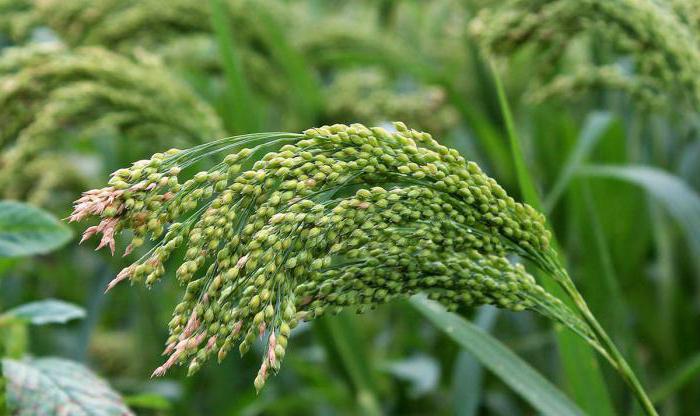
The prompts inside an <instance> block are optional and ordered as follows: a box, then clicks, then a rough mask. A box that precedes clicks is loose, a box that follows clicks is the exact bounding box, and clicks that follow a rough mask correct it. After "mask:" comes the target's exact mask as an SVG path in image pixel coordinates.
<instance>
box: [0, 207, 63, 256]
mask: <svg viewBox="0 0 700 416" xmlns="http://www.w3.org/2000/svg"><path fill="white" fill-rule="evenodd" d="M70 238H71V231H70V229H69V228H68V227H67V226H66V225H65V224H62V223H61V222H59V221H58V220H57V219H56V218H54V217H53V216H52V215H50V214H49V213H47V212H45V211H43V210H41V209H39V208H36V207H33V206H31V205H27V204H24V203H21V202H15V201H0V257H17V256H31V255H34V254H43V253H47V252H49V251H51V250H54V249H56V248H58V247H61V246H62V245H63V244H65V243H67V242H68V240H70Z"/></svg>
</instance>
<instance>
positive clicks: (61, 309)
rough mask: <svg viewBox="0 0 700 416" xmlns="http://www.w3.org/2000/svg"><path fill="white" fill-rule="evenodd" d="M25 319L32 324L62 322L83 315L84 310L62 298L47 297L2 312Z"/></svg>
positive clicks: (82, 316) (79, 317)
mask: <svg viewBox="0 0 700 416" xmlns="http://www.w3.org/2000/svg"><path fill="white" fill-rule="evenodd" d="M4 315H5V316H11V317H14V318H19V319H22V320H25V321H27V322H29V323H31V324H34V325H46V324H64V323H66V322H68V321H70V320H72V319H82V318H84V317H85V310H84V309H83V308H81V307H80V306H76V305H73V304H72V303H68V302H64V301H62V300H56V299H47V300H40V301H37V302H30V303H25V304H24V305H20V306H18V307H16V308H14V309H10V310H9V311H7V312H5V313H4Z"/></svg>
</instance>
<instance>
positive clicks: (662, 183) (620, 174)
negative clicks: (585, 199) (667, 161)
mask: <svg viewBox="0 0 700 416" xmlns="http://www.w3.org/2000/svg"><path fill="white" fill-rule="evenodd" d="M579 174H581V175H585V176H592V177H603V178H610V179H617V180H622V181H625V182H629V183H632V184H634V185H637V186H639V187H641V188H642V189H644V190H645V191H646V192H648V193H649V195H651V196H652V197H653V198H654V199H655V200H656V201H657V202H659V203H660V204H661V205H662V206H663V207H664V208H665V209H666V210H667V211H668V213H669V214H670V215H671V217H672V218H673V219H674V220H676V222H678V224H680V225H681V227H682V229H683V232H684V233H685V235H686V238H687V239H688V243H689V244H690V247H691V249H693V251H694V252H695V254H697V255H700V195H698V194H697V193H696V192H695V191H694V190H693V189H692V188H691V187H690V186H688V185H687V184H686V183H685V182H684V181H683V180H682V179H681V178H679V177H677V176H675V175H673V174H670V173H668V172H665V171H663V170H661V169H657V168H654V167H650V166H643V165H637V166H616V165H589V166H585V167H583V168H581V170H580V171H579Z"/></svg>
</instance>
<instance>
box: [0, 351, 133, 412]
mask: <svg viewBox="0 0 700 416" xmlns="http://www.w3.org/2000/svg"><path fill="white" fill-rule="evenodd" d="M2 368H3V376H4V377H5V379H6V380H7V406H8V409H9V410H10V412H11V414H12V415H15V416H30V415H31V416H36V415H71V416H116V415H133V413H132V412H131V410H129V408H128V407H127V406H126V405H125V404H124V402H123V400H122V399H121V397H120V396H119V395H118V394H117V393H116V392H115V391H114V390H112V388H111V387H110V386H109V384H107V382H105V381H104V380H102V379H100V378H98V377H97V376H96V375H95V374H93V373H92V372H91V371H90V370H88V369H87V368H85V367H83V366H82V365H80V364H78V363H75V362H72V361H68V360H64V359H60V358H42V359H36V360H22V361H19V360H10V359H4V360H3V361H2Z"/></svg>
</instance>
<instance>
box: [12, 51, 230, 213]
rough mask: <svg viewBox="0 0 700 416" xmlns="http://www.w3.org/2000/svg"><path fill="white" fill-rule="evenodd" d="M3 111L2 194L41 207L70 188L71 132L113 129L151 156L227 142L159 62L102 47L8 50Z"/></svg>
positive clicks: (210, 114)
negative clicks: (204, 141) (171, 148)
mask: <svg viewBox="0 0 700 416" xmlns="http://www.w3.org/2000/svg"><path fill="white" fill-rule="evenodd" d="M0 106H1V107H2V108H3V112H2V114H0V123H1V124H2V126H3V127H2V129H1V130H0V149H2V152H1V154H0V195H1V196H2V197H4V198H26V199H28V200H31V201H33V202H35V203H39V204H43V203H45V202H46V201H47V200H48V199H50V198H51V191H52V190H53V189H54V188H56V187H57V186H59V185H61V186H66V185H67V184H66V183H65V181H63V182H62V183H61V181H60V180H59V177H62V176H63V177H65V172H66V171H67V166H71V164H70V163H67V162H66V158H65V157H64V156H65V155H64V154H63V153H68V152H57V149H62V148H64V149H65V147H66V146H65V143H62V142H65V141H68V139H67V138H66V140H62V139H63V138H65V137H66V136H71V135H66V134H64V133H63V132H64V131H65V130H66V129H67V128H68V129H70V130H71V131H72V132H73V133H74V134H73V135H72V136H78V137H80V136H81V135H82V136H88V137H91V136H92V137H94V136H95V132H96V131H99V130H100V129H103V130H105V129H107V130H111V131H113V132H115V133H116V134H117V135H118V136H119V137H122V138H127V139H132V140H138V141H139V142H140V143H141V145H142V146H145V147H146V148H150V149H151V150H150V152H153V151H156V150H157V149H158V148H160V147H161V146H163V142H164V141H165V139H167V141H168V142H169V143H173V141H175V142H176V143H178V144H177V145H183V146H190V145H193V144H197V143H200V142H201V138H202V137H209V138H211V137H221V136H223V133H222V131H223V130H222V127H221V122H220V121H219V118H218V117H217V115H216V113H215V111H214V109H213V108H212V107H211V106H210V105H209V104H208V103H207V102H205V101H204V100H202V99H201V98H200V97H198V96H197V95H196V94H195V93H194V92H193V91H192V90H191V89H190V88H189V87H188V86H187V85H185V84H184V83H183V82H180V81H179V80H177V79H175V77H173V76H172V74H171V73H169V72H168V70H167V69H166V68H165V66H164V65H162V63H161V62H160V60H159V59H158V58H156V57H154V56H152V55H148V54H141V56H140V57H127V56H123V55H119V54H116V53H113V52H110V51H108V50H105V49H103V48H100V47H85V48H77V49H74V50H70V49H67V48H65V47H64V46H62V45H60V44H57V43H49V44H43V45H33V46H24V47H14V48H8V49H6V50H4V51H3V53H2V54H1V55H0ZM58 172H61V174H59V173H58ZM47 173H50V174H47ZM76 174H77V176H80V175H79V174H78V173H76ZM82 176H85V175H84V174H83V175H82Z"/></svg>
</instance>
